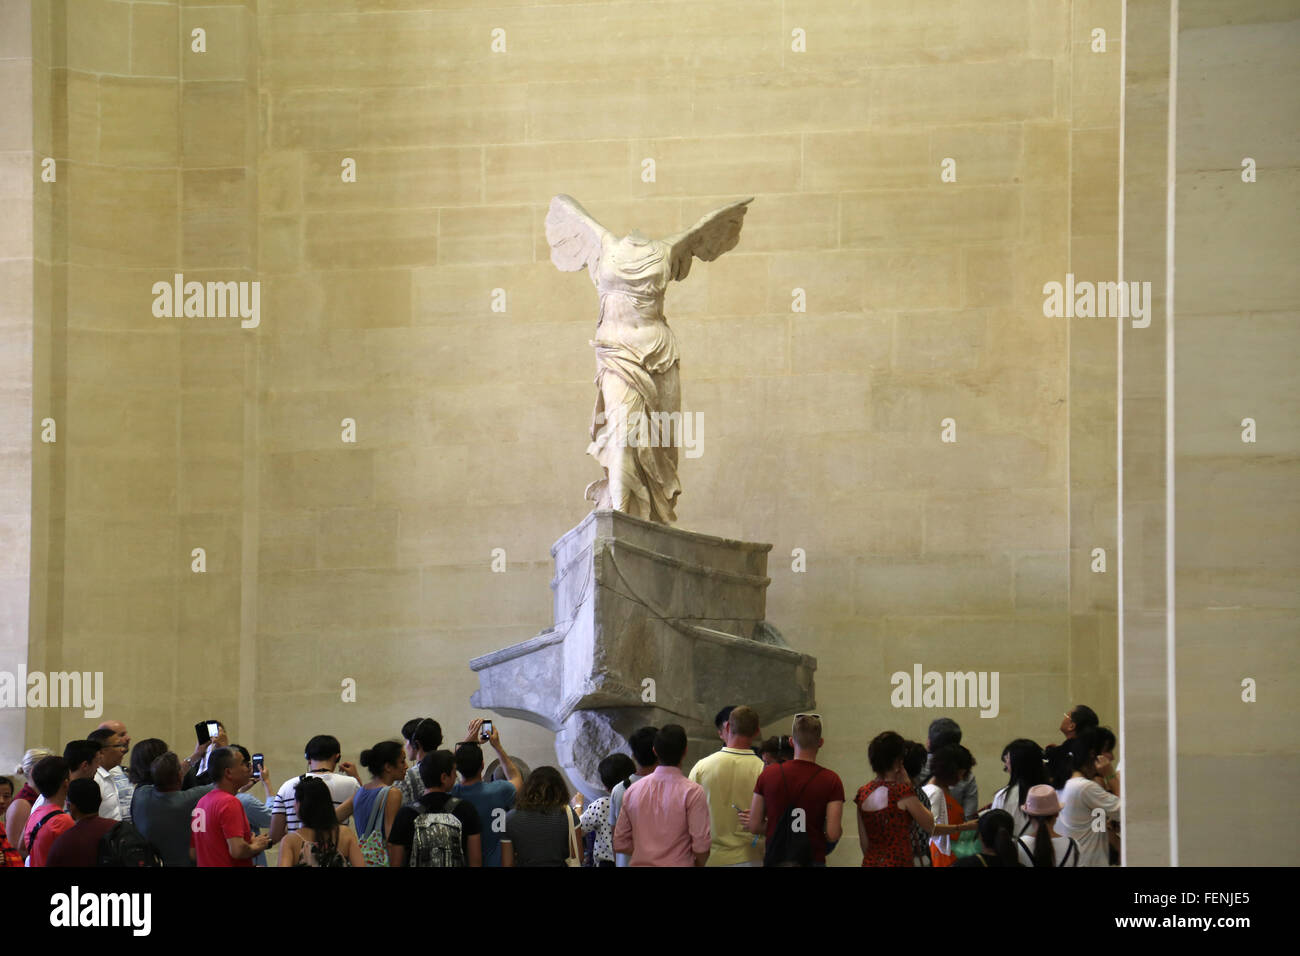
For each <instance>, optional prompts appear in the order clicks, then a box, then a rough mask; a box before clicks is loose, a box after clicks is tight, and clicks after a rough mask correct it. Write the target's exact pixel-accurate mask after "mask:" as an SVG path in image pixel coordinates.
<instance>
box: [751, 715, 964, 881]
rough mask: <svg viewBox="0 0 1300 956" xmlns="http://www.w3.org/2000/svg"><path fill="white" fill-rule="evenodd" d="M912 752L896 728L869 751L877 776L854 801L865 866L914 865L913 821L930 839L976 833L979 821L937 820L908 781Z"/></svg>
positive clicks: (876, 742) (875, 741)
mask: <svg viewBox="0 0 1300 956" xmlns="http://www.w3.org/2000/svg"><path fill="white" fill-rule="evenodd" d="M906 750H907V741H905V740H904V739H903V738H902V737H901V736H900V735H899V734H896V733H894V731H892V730H887V731H885V732H884V733H882V734H878V735H877V736H876V737H875V739H874V740H872V741H871V743H870V745H869V746H868V747H867V761H868V762H869V763H870V764H871V769H872V770H874V771H875V774H876V776H875V779H873V780H871V781H869V782H868V783H866V784H864V785H863V786H862V787H860V788H859V789H858V793H857V796H856V797H854V801H853V802H854V803H855V804H857V807H858V843H859V845H860V846H861V847H862V865H863V866H911V865H912V841H911V825H912V822H913V821H915V822H916V823H917V824H919V825H920V827H921V829H922V830H924V831H925V832H926V833H927V834H929V835H930V836H952V835H953V834H956V833H960V832H962V831H963V830H973V829H975V825H976V821H974V820H971V821H969V822H968V823H966V824H964V825H962V826H960V827H958V826H952V825H950V824H940V823H936V822H935V818H934V816H933V815H932V814H931V813H930V811H929V810H927V809H926V808H925V807H924V806H923V805H922V804H921V801H920V800H918V799H917V796H916V792H915V790H914V789H913V785H912V781H911V779H910V778H909V777H908V774H907V770H906V768H905V767H904V764H903V757H904V754H905V753H906ZM764 772H765V773H766V771H764Z"/></svg>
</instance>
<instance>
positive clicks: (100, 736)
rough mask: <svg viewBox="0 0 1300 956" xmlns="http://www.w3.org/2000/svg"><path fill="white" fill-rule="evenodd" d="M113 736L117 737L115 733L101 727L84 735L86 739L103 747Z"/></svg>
mask: <svg viewBox="0 0 1300 956" xmlns="http://www.w3.org/2000/svg"><path fill="white" fill-rule="evenodd" d="M115 736H117V731H115V730H109V729H108V728H107V727H101V728H99V729H98V730H92V731H91V732H90V733H88V734H86V739H87V740H95V741H98V742H99V745H100V746H101V747H104V746H107V745H108V738H110V737H115Z"/></svg>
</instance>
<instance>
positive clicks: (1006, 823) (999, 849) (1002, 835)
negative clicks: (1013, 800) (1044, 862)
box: [979, 810, 1020, 866]
mask: <svg viewBox="0 0 1300 956" xmlns="http://www.w3.org/2000/svg"><path fill="white" fill-rule="evenodd" d="M979 819H980V822H979V834H980V842H981V843H983V844H984V845H985V846H986V847H989V848H991V849H992V850H993V852H994V853H996V854H997V857H998V859H999V860H1001V861H1002V865H1003V866H1019V865H1020V859H1019V857H1018V856H1017V855H1016V847H1015V844H1014V843H1012V842H1011V832H1012V830H1014V829H1015V826H1016V823H1015V820H1013V819H1012V817H1011V814H1009V813H1007V811H1005V810H989V811H988V812H987V813H983V814H981V815H980V818H979Z"/></svg>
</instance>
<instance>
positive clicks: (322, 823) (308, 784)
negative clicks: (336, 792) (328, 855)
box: [293, 754, 339, 859]
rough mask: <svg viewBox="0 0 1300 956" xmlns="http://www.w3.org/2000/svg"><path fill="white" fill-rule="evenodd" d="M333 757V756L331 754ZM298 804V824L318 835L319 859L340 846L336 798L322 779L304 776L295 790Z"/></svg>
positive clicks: (294, 796)
mask: <svg viewBox="0 0 1300 956" xmlns="http://www.w3.org/2000/svg"><path fill="white" fill-rule="evenodd" d="M331 756H333V754H331ZM293 799H294V800H295V801H296V802H297V804H298V822H299V823H300V824H301V825H302V826H305V827H311V829H312V831H313V832H314V833H315V834H316V846H317V848H318V849H317V854H316V856H317V858H318V859H319V858H320V856H321V854H322V853H323V852H328V851H329V850H331V849H333V848H334V847H336V846H337V845H338V838H339V819H338V817H337V816H336V815H335V812H334V797H333V796H331V795H330V788H329V787H328V786H327V785H326V783H325V781H324V780H322V779H321V778H320V777H309V776H303V777H300V778H299V779H298V784H297V786H295V787H294V788H293Z"/></svg>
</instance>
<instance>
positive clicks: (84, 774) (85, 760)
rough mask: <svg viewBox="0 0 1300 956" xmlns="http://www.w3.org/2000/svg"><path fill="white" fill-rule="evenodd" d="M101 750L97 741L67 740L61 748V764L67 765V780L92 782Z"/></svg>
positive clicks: (97, 767) (97, 768)
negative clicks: (65, 744)
mask: <svg viewBox="0 0 1300 956" xmlns="http://www.w3.org/2000/svg"><path fill="white" fill-rule="evenodd" d="M102 749H103V747H102V745H101V744H100V742H99V741H98V740H69V741H68V743H67V746H65V747H64V748H63V762H64V763H66V764H67V765H68V777H69V779H71V780H94V779H95V774H96V772H97V771H98V770H99V760H100V754H99V752H100V750H102Z"/></svg>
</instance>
